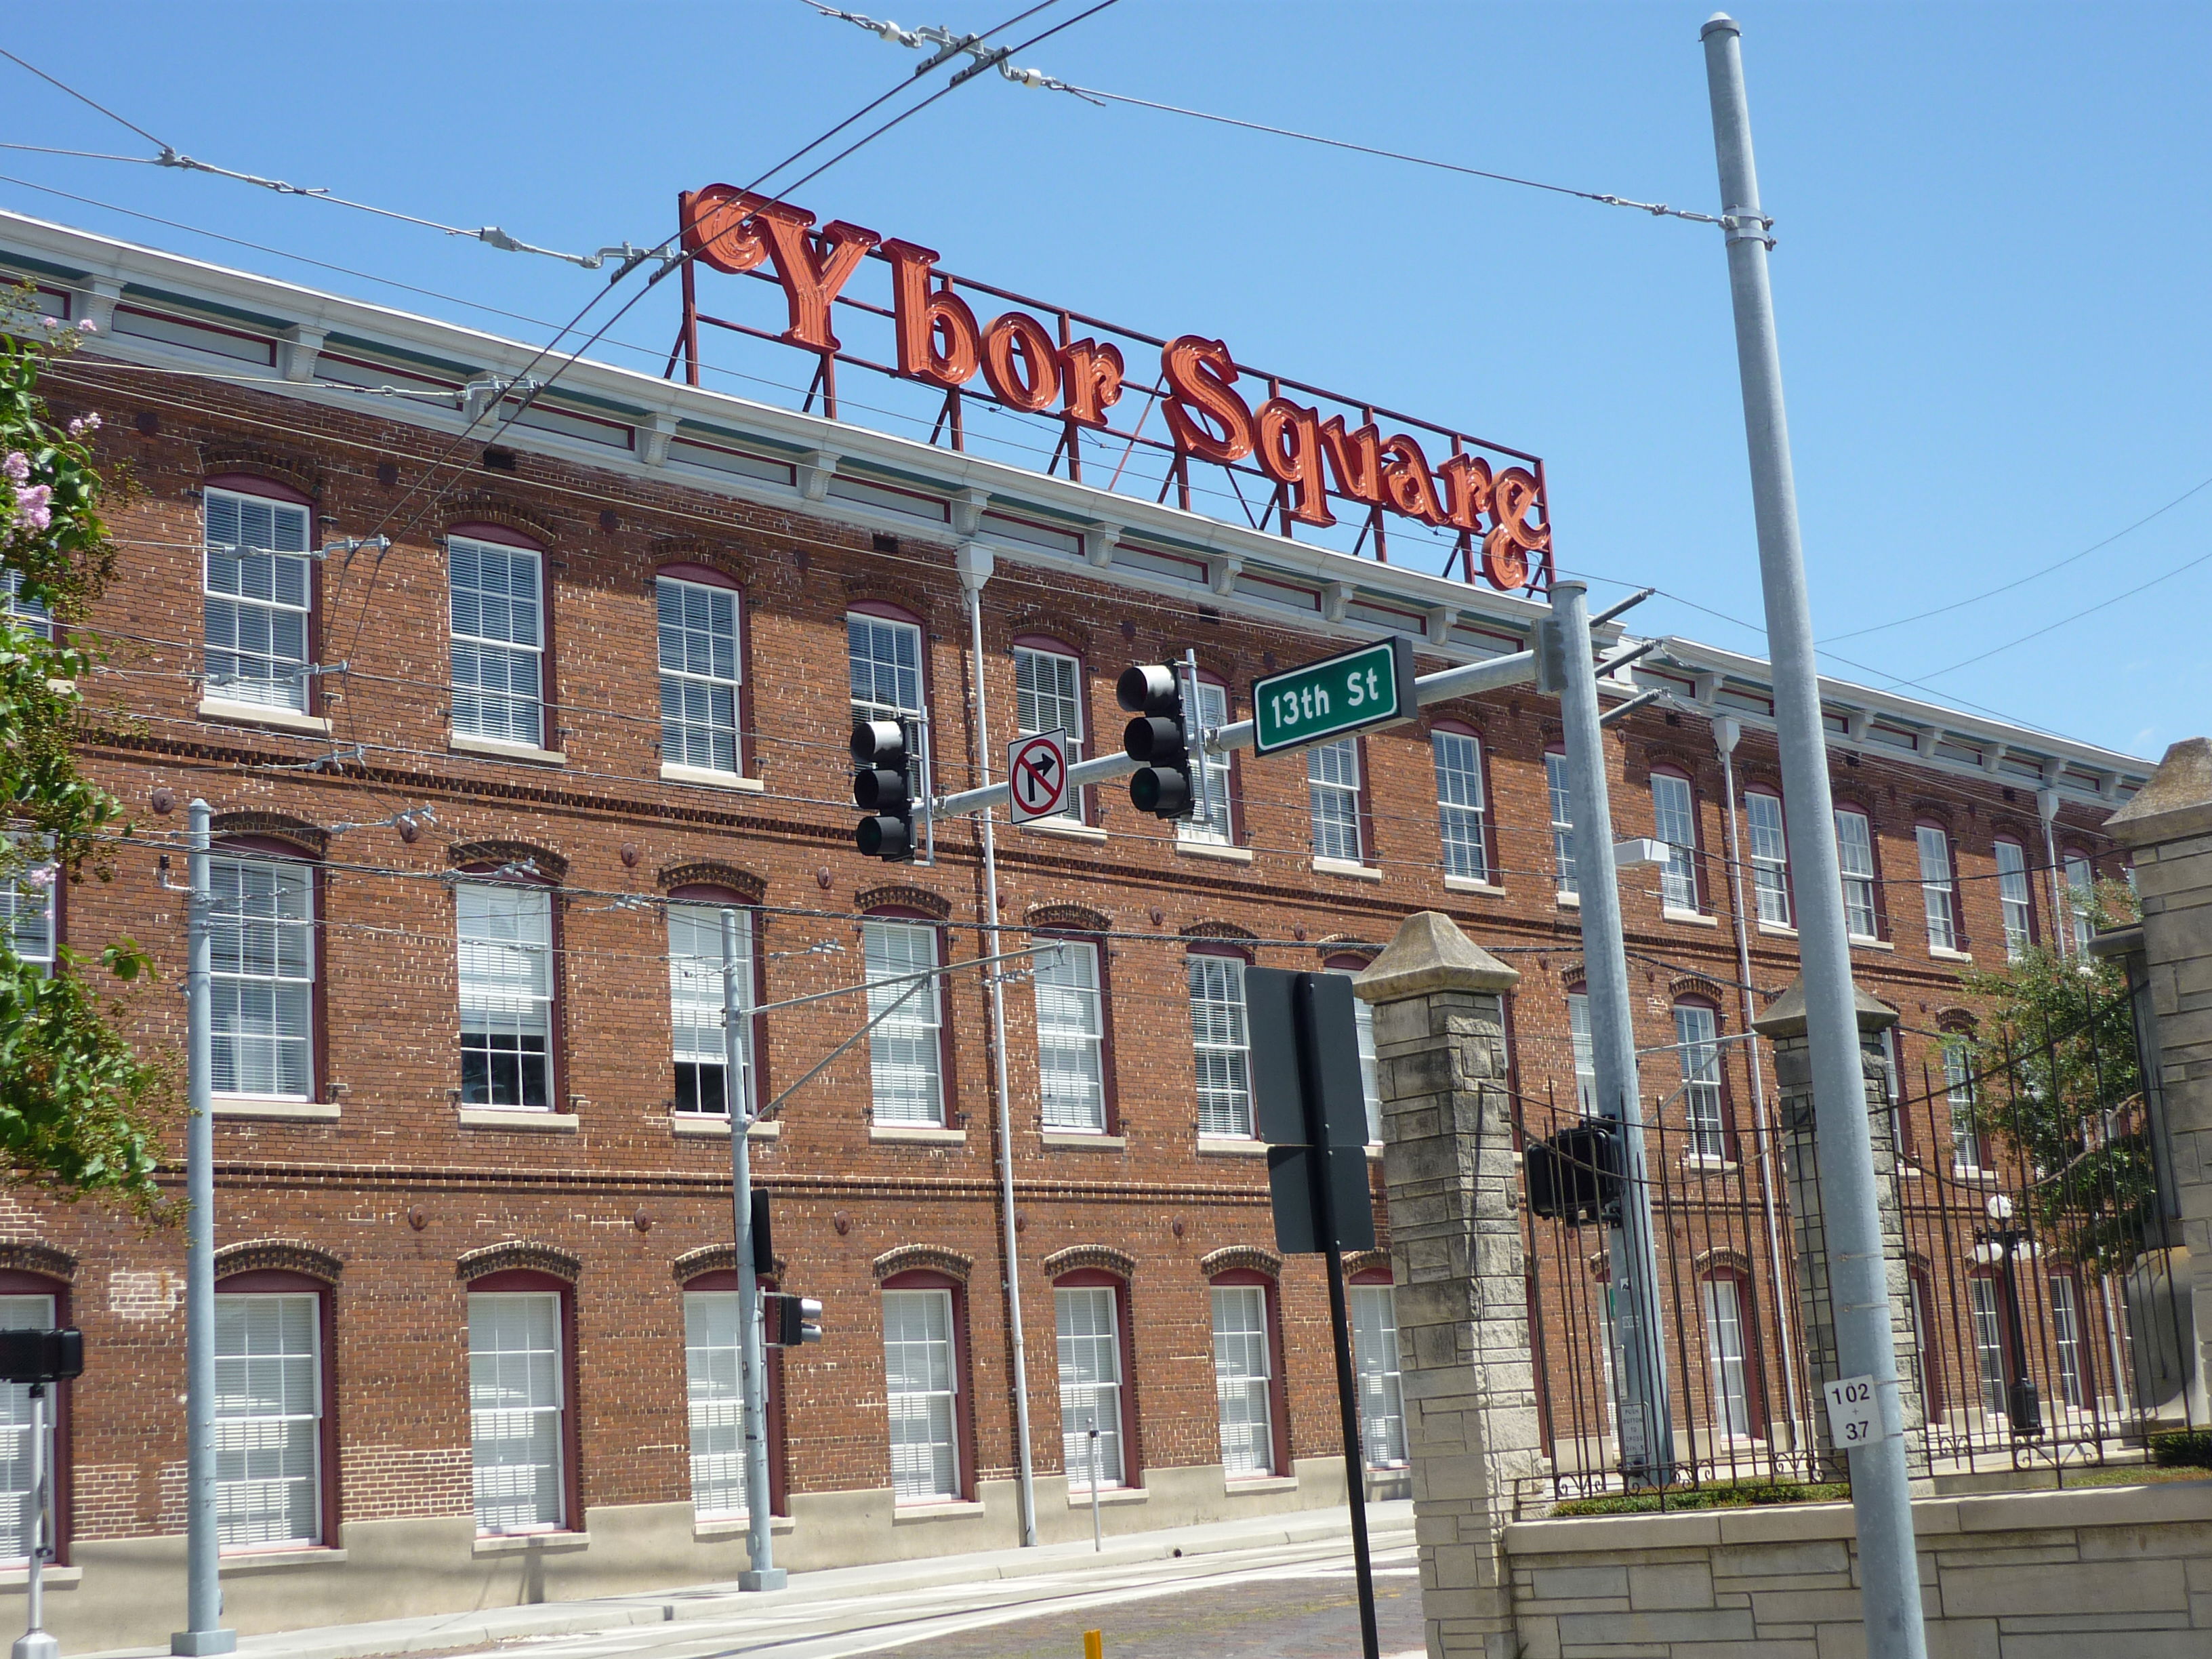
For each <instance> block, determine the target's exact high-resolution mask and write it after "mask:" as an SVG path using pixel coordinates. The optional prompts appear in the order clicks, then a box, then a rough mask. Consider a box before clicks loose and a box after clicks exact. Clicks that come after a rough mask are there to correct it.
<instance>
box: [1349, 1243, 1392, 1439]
mask: <svg viewBox="0 0 2212 1659" xmlns="http://www.w3.org/2000/svg"><path fill="white" fill-rule="evenodd" d="M1350 1289H1351V1296H1352V1369H1353V1370H1354V1371H1355V1372H1356V1373H1357V1374H1358V1388H1359V1443H1360V1446H1361V1449H1363V1450H1364V1451H1365V1453H1366V1454H1367V1467H1368V1468H1370V1469H1401V1468H1405V1467H1406V1401H1405V1398H1404V1395H1403V1394H1402V1392H1401V1389H1400V1386H1399V1376H1398V1308H1397V1303H1396V1300H1395V1297H1394V1296H1393V1294H1392V1291H1391V1287H1390V1286H1389V1285H1352V1286H1351V1287H1350Z"/></svg>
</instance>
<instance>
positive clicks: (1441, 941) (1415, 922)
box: [1352, 910, 1521, 1002]
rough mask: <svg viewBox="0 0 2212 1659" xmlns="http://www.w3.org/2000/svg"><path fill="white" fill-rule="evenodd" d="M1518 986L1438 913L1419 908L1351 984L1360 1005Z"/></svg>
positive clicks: (1514, 973)
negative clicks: (1432, 992)
mask: <svg viewBox="0 0 2212 1659" xmlns="http://www.w3.org/2000/svg"><path fill="white" fill-rule="evenodd" d="M1520 982H1521V975H1520V973H1519V972H1518V970H1516V969H1511V968H1508V967H1507V966H1506V965H1505V964H1504V963H1502V962H1500V961H1499V960H1498V958H1497V957H1493V956H1492V955H1491V954H1490V952H1489V951H1486V950H1484V949H1483V948H1482V947H1481V946H1480V945H1477V944H1476V943H1475V942H1474V940H1473V939H1469V938H1468V936H1467V935H1466V934H1465V933H1462V932H1460V930H1459V924H1458V923H1457V922H1455V921H1453V920H1452V919H1451V918H1450V917H1449V916H1448V915H1444V914H1443V912H1442V911H1441V910H1422V911H1418V912H1416V913H1415V914H1414V915H1410V916H1407V918H1406V919H1405V921H1402V922H1401V923H1399V925H1398V936H1397V937H1396V938H1395V939H1392V940H1391V941H1390V944H1389V948H1387V949H1386V950H1385V951H1383V954H1382V955H1381V956H1379V957H1376V958H1375V960H1374V961H1373V962H1371V963H1369V964H1368V965H1367V969H1366V971H1365V972H1364V973H1362V974H1361V975H1359V976H1358V978H1356V979H1354V980H1353V981H1352V994H1353V995H1354V996H1356V997H1358V999H1359V1000H1361V1001H1362V1002H1403V1001H1404V1000H1406V999H1407V998H1408V997H1418V996H1425V995H1426V994H1428V993H1430V992H1431V991H1491V992H1497V991H1510V990H1511V989H1512V988H1513V987H1515V986H1516V985H1518V984H1519V983H1520Z"/></svg>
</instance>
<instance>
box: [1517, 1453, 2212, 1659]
mask: <svg viewBox="0 0 2212 1659" xmlns="http://www.w3.org/2000/svg"><path fill="white" fill-rule="evenodd" d="M1912 1524H1913V1531H1914V1534H1915V1535H1916V1537H1917V1539H1918V1541H1919V1546H1920V1582H1921V1587H1922V1592H1921V1595H1922V1607H1923V1613H1924V1614H1925V1616H1926V1619H1927V1621H1928V1652H1929V1659H2077V1656H2088V1655H2094V1654H2114V1655H2119V1654H2124V1655H2126V1656H2127V1659H2185V1656H2187V1659H2203V1656H2205V1655H2207V1654H2212V1481H2203V1482H2197V1481H2191V1482H2185V1483H2176V1484H2173V1485H2171V1486H2108V1487H2099V1488H2092V1489H2089V1490H2086V1491H2076V1492H2010V1493H2005V1494H2002V1495H2000V1496H1990V1497H1981V1498H1932V1499H1926V1500H1923V1501H1922V1502H1920V1503H1917V1504H1914V1505H1913V1506H1912ZM1504 1543H1505V1551H1506V1554H1507V1557H1508V1559H1509V1561H1510V1568H1511V1571H1512V1583H1513V1607H1514V1613H1515V1620H1516V1625H1517V1626H1518V1633H1519V1636H1520V1638H1521V1655H1522V1659H1601V1656H1611V1655H1625V1654H1634V1655H1637V1656H1638V1659H1726V1656H1730V1655H1734V1654H1741V1655H1743V1656H1744V1659H1753V1656H1754V1655H1755V1656H1757V1659H1846V1656H1853V1659H1855V1656H1858V1655H1862V1654H1863V1653H1864V1652H1865V1651H1866V1644H1865V1638H1864V1635H1863V1632H1862V1629H1861V1627H1860V1622H1859V1587H1858V1578H1857V1546H1856V1543H1855V1541H1854V1538H1853V1528H1852V1521H1851V1510H1850V1504H1803V1505H1796V1506H1791V1507H1789V1508H1781V1509H1760V1510H1717V1511H1706V1512H1704V1513H1692V1514H1687V1515H1637V1516H1593V1517H1589V1518H1586V1519H1576V1520H1560V1521H1526V1522H1516V1523H1515V1524H1513V1525H1510V1526H1509V1527H1507V1528H1505V1537H1504Z"/></svg>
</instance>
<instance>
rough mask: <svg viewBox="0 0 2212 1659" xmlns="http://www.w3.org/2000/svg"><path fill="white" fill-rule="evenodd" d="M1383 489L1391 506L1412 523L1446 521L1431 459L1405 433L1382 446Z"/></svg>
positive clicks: (1395, 435) (1392, 436) (1397, 434)
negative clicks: (1430, 464) (1411, 520)
mask: <svg viewBox="0 0 2212 1659" xmlns="http://www.w3.org/2000/svg"><path fill="white" fill-rule="evenodd" d="M1383 493H1384V494H1386V495H1389V498H1390V505H1391V506H1393V507H1396V508H1397V509H1398V511H1400V512H1401V513H1404V514H1405V515H1406V516H1407V518H1409V519H1419V520H1421V522H1422V523H1424V524H1437V525H1440V524H1442V523H1443V521H1444V509H1443V503H1442V502H1441V501H1437V483H1436V479H1435V477H1433V476H1432V475H1431V473H1430V471H1429V458H1428V457H1427V456H1426V455H1424V454H1423V453H1421V447H1420V445H1419V444H1417V443H1415V442H1414V441H1413V440H1412V439H1411V438H1409V437H1407V435H1405V434H1404V433H1402V432H1399V433H1394V434H1393V435H1391V438H1390V441H1389V442H1388V443H1386V444H1384V445H1383Z"/></svg>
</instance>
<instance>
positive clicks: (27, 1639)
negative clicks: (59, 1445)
mask: <svg viewBox="0 0 2212 1659" xmlns="http://www.w3.org/2000/svg"><path fill="white" fill-rule="evenodd" d="M46 1435H47V1414H46V1384H45V1383H32V1384H31V1536H30V1538H29V1540H28V1542H29V1545H30V1547H29V1549H28V1550H27V1551H26V1552H25V1553H26V1554H27V1556H28V1558H29V1559H27V1561H26V1562H25V1563H24V1566H25V1572H24V1577H23V1625H24V1630H23V1633H22V1634H21V1636H19V1637H17V1638H15V1645H14V1646H13V1647H11V1648H10V1649H9V1650H8V1659H61V1651H62V1644H61V1643H60V1642H59V1641H58V1640H57V1639H55V1638H54V1636H53V1634H52V1632H50V1631H48V1630H47V1629H46V1580H45V1577H44V1576H43V1575H44V1573H45V1571H46V1551H47V1547H48V1546H47V1541H46V1510H47V1506H48V1503H49V1499H48V1495H47V1494H48V1492H49V1489H50V1488H49V1482H50V1481H51V1480H52V1478H53V1476H52V1468H53V1457H52V1452H51V1449H50V1448H49V1447H48V1446H47V1444H46Z"/></svg>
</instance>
